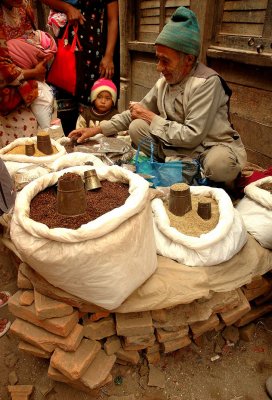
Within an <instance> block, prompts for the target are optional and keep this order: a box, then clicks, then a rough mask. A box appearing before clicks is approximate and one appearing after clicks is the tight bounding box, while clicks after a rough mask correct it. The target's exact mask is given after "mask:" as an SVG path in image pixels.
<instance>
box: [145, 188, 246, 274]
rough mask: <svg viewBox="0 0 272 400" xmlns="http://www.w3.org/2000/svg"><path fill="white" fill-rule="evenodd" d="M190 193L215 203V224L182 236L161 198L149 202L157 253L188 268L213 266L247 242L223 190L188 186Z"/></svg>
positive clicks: (240, 220)
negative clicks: (170, 218)
mask: <svg viewBox="0 0 272 400" xmlns="http://www.w3.org/2000/svg"><path fill="white" fill-rule="evenodd" d="M190 192H191V194H192V195H197V196H206V197H211V198H212V199H214V200H215V201H216V202H217V204H218V211H219V215H218V223H217V225H216V226H215V227H214V229H212V230H210V231H209V232H207V233H203V234H201V235H200V236H199V237H196V236H190V235H186V234H184V233H181V232H180V231H179V230H177V229H176V228H173V227H172V226H171V225H170V220H169V217H168V215H167V211H166V208H165V205H164V203H163V201H162V200H161V199H154V200H153V201H152V202H151V206H152V211H153V222H154V232H155V241H156V246H157V253H158V254H160V255H162V256H165V257H169V258H171V259H173V260H175V261H177V262H179V263H181V264H185V265H188V266H192V267H198V266H211V265H217V264H219V263H222V262H224V261H227V260H229V259H230V258H232V257H233V256H234V255H235V254H236V253H238V252H239V251H240V250H241V248H242V247H243V246H244V245H245V243H246V241H247V232H246V229H245V226H244V224H243V221H242V218H241V216H240V215H239V213H238V212H237V211H236V210H235V209H234V207H233V205H232V202H231V199H230V197H229V196H228V195H227V193H226V192H225V191H224V190H223V189H217V188H211V187H207V186H191V187H190Z"/></svg>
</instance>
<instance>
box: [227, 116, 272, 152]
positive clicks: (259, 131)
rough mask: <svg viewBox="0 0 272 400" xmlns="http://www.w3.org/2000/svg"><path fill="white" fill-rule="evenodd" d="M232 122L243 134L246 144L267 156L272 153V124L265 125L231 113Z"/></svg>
mask: <svg viewBox="0 0 272 400" xmlns="http://www.w3.org/2000/svg"><path fill="white" fill-rule="evenodd" d="M231 122H232V123H233V125H234V128H235V129H236V130H237V132H239V133H240V134H241V137H242V138H243V139H242V140H243V143H244V145H245V146H246V147H247V148H249V149H252V150H254V151H257V152H259V153H262V154H264V155H265V156H267V157H271V155H272V140H271V136H272V134H271V128H272V126H267V125H263V124H261V123H258V122H254V121H251V120H249V119H246V118H243V117H239V116H237V115H236V113H235V114H231Z"/></svg>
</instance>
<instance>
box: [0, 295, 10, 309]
mask: <svg viewBox="0 0 272 400" xmlns="http://www.w3.org/2000/svg"><path fill="white" fill-rule="evenodd" d="M10 296H11V294H10V293H9V292H4V291H0V308H1V307H4V306H5V305H7V304H8V299H9V298H10Z"/></svg>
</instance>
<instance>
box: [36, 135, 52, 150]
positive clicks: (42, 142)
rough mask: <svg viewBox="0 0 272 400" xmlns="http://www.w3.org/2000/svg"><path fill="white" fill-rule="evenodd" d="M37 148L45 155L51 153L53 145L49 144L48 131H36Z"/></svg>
mask: <svg viewBox="0 0 272 400" xmlns="http://www.w3.org/2000/svg"><path fill="white" fill-rule="evenodd" d="M37 148H38V150H40V151H41V152H42V153H44V154H46V155H50V154H52V153H53V147H52V144H51V139H50V135H49V133H47V132H38V133H37Z"/></svg>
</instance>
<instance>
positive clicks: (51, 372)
mask: <svg viewBox="0 0 272 400" xmlns="http://www.w3.org/2000/svg"><path fill="white" fill-rule="evenodd" d="M47 374H48V376H49V378H51V379H53V380H54V381H57V382H63V383H66V385H69V386H71V387H73V388H75V389H77V390H81V391H82V392H85V393H88V394H90V395H91V396H94V398H95V399H96V398H98V395H99V389H98V388H97V389H94V390H92V389H90V388H89V387H88V386H86V385H84V383H82V382H80V381H79V380H75V381H71V380H70V379H68V378H67V376H65V375H63V374H62V373H61V372H59V371H58V370H57V369H55V368H53V367H52V365H49V368H48V372H47ZM109 382H112V376H111V375H109V376H108V377H107V379H106V380H105V382H104V384H105V385H106V384H107V383H109Z"/></svg>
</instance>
